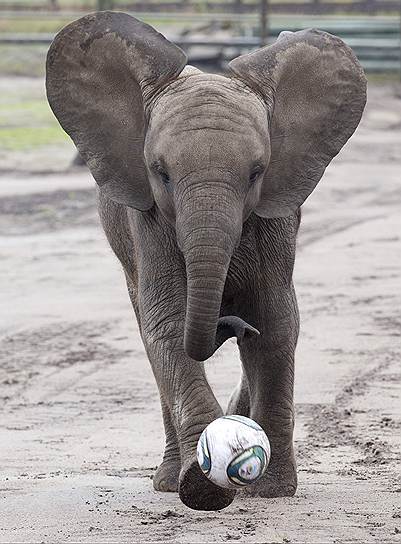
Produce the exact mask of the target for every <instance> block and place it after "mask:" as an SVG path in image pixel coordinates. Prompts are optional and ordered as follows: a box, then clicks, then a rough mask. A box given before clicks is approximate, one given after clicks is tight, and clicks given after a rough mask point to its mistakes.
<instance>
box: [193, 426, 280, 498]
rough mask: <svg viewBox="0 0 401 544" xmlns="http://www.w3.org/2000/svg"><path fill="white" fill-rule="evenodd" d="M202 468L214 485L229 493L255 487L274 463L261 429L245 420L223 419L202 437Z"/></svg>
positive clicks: (198, 455)
mask: <svg viewBox="0 0 401 544" xmlns="http://www.w3.org/2000/svg"><path fill="white" fill-rule="evenodd" d="M196 453H197V457H198V463H199V466H200V468H201V470H202V472H203V474H204V475H205V476H206V477H207V478H209V480H211V481H212V482H213V483H215V484H216V485H218V486H220V487H224V488H226V489H238V488H241V487H245V486H247V485H250V484H253V483H254V482H256V480H258V479H259V478H260V477H261V476H262V475H263V474H264V472H265V470H266V468H267V465H268V464H269V461H270V443H269V439H268V438H267V436H266V433H265V432H264V430H263V429H262V427H261V426H260V425H258V424H257V423H256V421H253V419H249V417H244V416H237V415H232V416H223V417H219V418H218V419H215V420H214V421H212V423H210V424H209V425H208V426H207V427H206V429H205V430H204V431H203V433H202V434H201V435H200V438H199V441H198V447H197V451H196Z"/></svg>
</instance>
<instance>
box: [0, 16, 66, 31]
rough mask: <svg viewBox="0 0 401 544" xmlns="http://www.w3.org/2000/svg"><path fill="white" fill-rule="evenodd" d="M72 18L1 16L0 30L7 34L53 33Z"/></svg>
mask: <svg viewBox="0 0 401 544" xmlns="http://www.w3.org/2000/svg"><path fill="white" fill-rule="evenodd" d="M71 21H72V19H71V18H69V17H68V16H67V17H57V16H56V17H55V18H54V19H53V18H48V17H44V18H43V19H38V18H19V17H18V18H10V19H6V18H2V19H0V32H4V33H9V34H18V33H39V34H40V33H44V34H53V33H56V32H58V31H59V30H60V29H61V28H63V26H65V25H67V24H68V23H69V22H71Z"/></svg>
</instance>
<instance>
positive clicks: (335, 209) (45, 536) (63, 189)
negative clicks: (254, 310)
mask: <svg viewBox="0 0 401 544" xmlns="http://www.w3.org/2000/svg"><path fill="white" fill-rule="evenodd" d="M400 169H401V100H400V98H397V97H396V96H395V94H394V90H393V89H390V88H373V89H371V90H370V95H369V107H368V109H367V111H366V115H365V116H364V120H363V124H362V126H361V127H360V129H359V130H358V132H357V134H356V135H355V137H354V138H353V139H352V140H351V142H350V143H349V144H348V145H347V147H346V149H344V151H343V153H342V154H341V156H340V157H338V159H336V160H335V161H334V163H333V164H332V165H331V166H330V168H329V169H328V171H327V174H326V175H325V178H324V180H323V181H322V182H321V185H320V187H319V189H318V190H317V191H316V193H315V194H314V195H313V197H311V199H310V200H309V201H308V203H307V204H306V205H305V207H304V215H303V227H302V229H301V232H300V236H299V252H298V258H297V264H296V273H295V279H296V284H297V291H298V296H299V305H300V311H301V318H302V327H301V337H300V341H299V347H298V351H297V367H296V406H297V424H296V447H297V452H298V453H297V458H298V467H299V468H298V470H299V488H298V492H297V495H296V496H295V497H293V498H285V499H274V500H262V499H249V498H244V497H241V496H238V497H237V498H236V500H235V501H234V503H233V504H232V505H231V506H230V507H229V508H227V509H226V510H224V511H221V512H214V513H202V512H194V511H191V510H189V509H187V508H186V507H185V506H183V505H182V504H181V503H180V501H179V499H178V497H177V496H176V495H175V494H162V493H157V492H155V491H153V488H152V482H151V478H152V474H153V472H154V469H155V467H156V466H157V465H158V463H159V462H160V459H161V453H162V450H163V429H162V423H161V416H160V409H159V402H158V395H157V390H156V386H155V383H154V381H153V377H152V375H151V371H150V369H149V365H148V362H147V360H146V357H145V354H144V350H143V347H142V344H141V341H140V338H139V335H138V329H137V325H136V322H135V320H134V318H133V313H132V311H131V308H130V305H129V302H128V296H127V295H126V292H125V286H124V281H123V275H122V272H121V270H120V267H119V265H118V263H117V262H116V260H115V258H114V257H113V255H112V254H111V250H110V249H109V247H108V245H107V243H106V241H105V237H104V235H103V233H102V231H101V229H100V227H99V221H98V219H97V215H96V210H95V207H94V191H93V182H92V181H91V180H90V178H89V175H88V174H87V173H85V172H81V173H70V174H59V173H57V174H52V175H47V176H44V175H41V176H27V175H22V174H13V173H7V174H3V175H2V176H0V260H1V272H0V273H1V278H2V281H1V284H2V289H1V292H0V308H1V324H0V344H1V348H0V361H1V367H0V399H1V404H2V417H1V420H0V542H46V543H47V542H85V543H86V542H88V543H90V542H144V541H145V542H226V541H238V542H258V543H266V542H312V543H313V542H401V482H400V481H399V480H398V479H397V473H399V459H400V404H399V398H400V397H399V395H400V382H401V380H400V367H399V361H400V356H401V342H400V340H401V281H400V267H401V243H400V241H401V213H400V201H401V172H400ZM207 368H208V374H209V376H210V380H211V382H212V384H213V387H214V388H215V391H216V394H217V395H218V397H219V399H221V402H222V403H223V404H225V403H226V402H227V399H228V397H229V394H230V391H231V390H232V388H233V387H234V385H235V383H236V381H237V379H238V373H239V366H238V356H237V350H236V346H235V344H230V343H229V344H226V345H225V346H224V347H223V349H222V350H221V351H220V353H219V354H218V355H216V356H215V357H214V359H213V360H212V361H211V362H209V363H208V364H207Z"/></svg>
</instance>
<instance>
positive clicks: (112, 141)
mask: <svg viewBox="0 0 401 544" xmlns="http://www.w3.org/2000/svg"><path fill="white" fill-rule="evenodd" d="M229 68H230V72H229V74H228V75H227V76H225V77H223V76H220V75H211V74H204V73H202V72H200V71H199V70H197V69H195V68H192V67H190V66H186V56H185V54H184V53H183V51H181V49H179V48H178V47H176V46H175V45H174V44H172V43H170V42H169V41H168V40H166V39H165V38H164V37H163V36H162V35H161V34H159V33H157V32H156V31H155V30H154V29H153V28H152V27H150V26H148V25H146V24H144V23H142V22H141V21H138V20H137V19H135V18H133V17H130V16H129V15H126V14H124V13H116V12H100V13H96V14H93V15H88V16H86V17H83V18H82V19H79V20H78V21H76V22H74V23H72V24H70V25H69V26H67V27H66V28H65V29H63V30H62V31H61V32H60V33H59V34H58V35H57V37H56V38H55V40H54V42H53V44H52V46H51V48H50V51H49V54H48V60H47V94H48V99H49V103H50V105H51V107H52V109H53V111H54V113H55V115H56V117H57V118H58V120H59V122H60V124H61V125H62V127H63V128H64V129H65V131H66V132H67V133H68V134H69V135H70V136H71V138H72V139H73V141H74V142H75V144H76V146H77V148H78V150H79V152H80V154H81V155H82V157H83V158H84V160H85V161H86V163H87V165H88V166H89V168H90V170H91V172H92V175H93V176H94V178H95V180H96V182H97V183H98V185H99V187H100V191H101V192H102V193H103V194H104V195H106V196H107V197H109V198H111V199H113V200H115V201H116V202H119V203H121V204H124V205H127V206H130V207H132V208H135V209H137V210H140V211H146V210H149V209H150V208H152V207H153V206H154V205H156V206H157V207H158V208H159V210H160V212H161V213H162V214H163V215H164V217H165V218H166V219H167V220H168V221H170V222H171V223H172V224H173V225H174V226H175V229H176V233H177V243H178V246H179V248H180V249H181V251H182V252H183V255H184V259H185V262H186V270H187V289H188V293H187V315H186V323H185V335H184V348H185V351H186V352H187V354H188V355H189V356H190V357H192V358H194V359H196V360H205V359H207V358H208V357H210V355H211V354H212V353H213V352H214V351H215V349H216V348H217V347H218V346H219V345H220V344H221V343H222V342H223V341H224V340H225V339H226V338H228V337H230V336H233V335H235V336H237V338H238V340H239V341H241V339H242V338H243V337H244V336H245V335H247V334H257V331H256V330H255V329H253V327H251V326H250V325H248V324H246V323H245V322H244V321H242V320H241V319H239V318H238V317H234V316H233V317H226V318H219V315H220V306H221V300H222V294H223V289H224V285H225V280H226V275H227V270H228V266H229V263H230V260H231V256H232V254H233V251H234V249H235V247H236V246H237V245H238V243H239V241H240V238H241V232H242V225H243V223H244V221H245V220H246V219H247V217H248V216H249V215H250V214H251V213H255V214H257V215H259V216H261V217H264V218H276V217H285V216H289V215H291V214H294V213H296V211H297V209H298V208H299V206H301V204H302V203H303V202H304V200H305V199H306V198H307V197H308V196H309V195H310V193H311V192H312V191H313V189H314V188H315V186H316V184H317V183H318V181H319V180H320V178H321V177H322V175H323V173H324V170H325V168H326V167H327V165H328V164H329V162H330V161H331V160H332V158H333V157H334V156H335V155H336V154H337V153H338V152H339V151H340V149H341V147H342V146H343V145H344V144H345V142H346V141H347V140H348V138H349V137H350V136H351V135H352V133H353V132H354V130H355V129H356V127H357V125H358V123H359V120H360V118H361V115H362V111H363V108H364V105H365V101H366V80H365V77H364V74H363V71H362V69H361V67H360V65H359V63H358V61H357V60H356V58H355V56H354V54H353V53H352V51H351V50H350V48H349V47H348V46H347V45H345V44H344V43H343V42H342V41H341V40H340V39H338V38H336V37H334V36H332V35H330V34H327V33H325V32H320V31H317V30H304V31H300V32H295V33H287V32H285V33H282V34H281V35H280V37H279V39H278V40H277V41H276V42H275V43H274V44H273V45H271V46H268V47H264V48H263V49H260V50H258V51H255V52H253V53H250V54H248V55H243V56H240V57H238V58H236V59H235V60H233V61H232V62H231V63H230V65H229Z"/></svg>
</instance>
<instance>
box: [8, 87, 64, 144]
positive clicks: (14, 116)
mask: <svg viewBox="0 0 401 544" xmlns="http://www.w3.org/2000/svg"><path fill="white" fill-rule="evenodd" d="M15 82H16V86H15V89H12V88H10V87H6V88H5V89H1V91H0V150H5V151H24V150H35V149H38V148H40V147H44V146H49V145H50V146H57V145H64V144H65V143H67V142H69V138H68V136H67V135H66V134H65V132H64V131H63V130H62V129H61V128H60V126H59V124H58V123H57V121H56V119H55V117H54V115H53V113H52V111H51V110H50V107H49V105H48V103H47V101H46V97H45V95H44V89H43V87H42V86H39V85H38V82H36V83H35V85H33V86H31V85H30V84H29V82H27V80H21V85H20V86H18V79H17V80H16V81H15ZM32 94H33V95H34V96H32ZM35 95H36V96H35Z"/></svg>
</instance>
